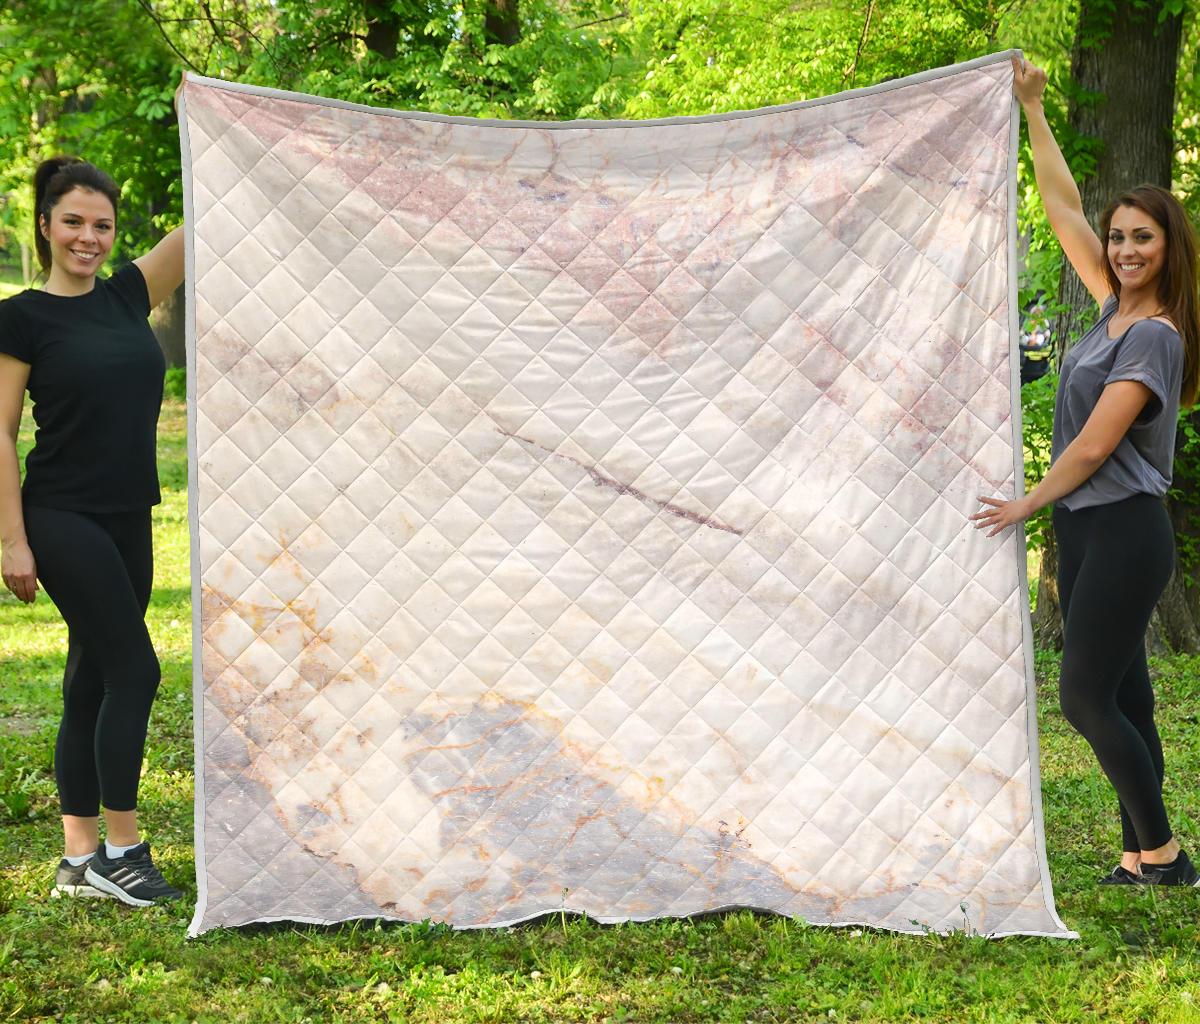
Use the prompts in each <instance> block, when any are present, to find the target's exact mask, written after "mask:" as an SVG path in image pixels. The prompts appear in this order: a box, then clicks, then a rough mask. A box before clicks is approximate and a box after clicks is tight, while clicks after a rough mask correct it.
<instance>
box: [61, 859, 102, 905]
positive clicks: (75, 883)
mask: <svg viewBox="0 0 1200 1024" xmlns="http://www.w3.org/2000/svg"><path fill="white" fill-rule="evenodd" d="M90 863H91V861H90V860H85V861H84V862H83V863H82V864H72V863H71V862H70V861H69V860H67V859H66V857H64V858H63V859H62V860H60V861H59V862H58V871H56V872H55V874H54V888H53V889H51V890H50V895H51V896H53V897H55V898H56V899H57V898H58V897H60V896H76V897H79V898H81V899H101V900H111V899H112V896H111V895H110V894H109V893H106V892H101V891H100V890H99V889H97V888H96V887H95V886H94V885H89V884H88V881H87V879H86V878H85V877H84V873H85V872H86V871H87V866H88V865H89V864H90Z"/></svg>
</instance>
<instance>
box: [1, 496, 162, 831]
mask: <svg viewBox="0 0 1200 1024" xmlns="http://www.w3.org/2000/svg"><path fill="white" fill-rule="evenodd" d="M25 533H26V535H27V536H28V538H29V547H30V549H31V550H32V551H33V558H34V561H35V563H36V564H37V574H38V579H39V580H40V581H41V584H42V586H43V587H44V588H45V590H46V593H47V594H49V595H50V598H51V599H52V600H53V601H54V603H55V604H56V605H57V606H58V610H59V612H60V613H61V614H62V617H63V619H64V620H65V621H66V623H67V635H68V645H67V668H66V672H65V673H64V674H63V718H62V724H61V725H60V726H59V729H58V743H57V745H56V747H55V755H54V774H55V777H56V778H57V780H58V797H59V803H60V805H61V807H62V813H63V814H72V815H79V816H80V817H85V818H91V817H95V816H97V815H98V814H99V813H100V804H101V803H103V804H104V806H105V807H106V808H108V809H109V810H112V811H132V810H134V809H136V807H137V789H138V776H139V774H140V773H141V767H142V754H143V752H144V750H145V746H146V725H147V723H148V722H149V720H150V705H151V704H152V703H153V701H154V695H155V693H156V692H157V691H158V681H159V666H158V658H157V657H156V656H155V654H154V647H153V646H152V645H151V643H150V634H149V633H148V632H147V631H146V621H145V616H146V606H147V605H148V604H149V603H150V590H151V586H152V583H153V577H154V555H153V550H152V547H151V534H150V510H149V509H148V508H147V509H138V510H137V511H134V512H108V513H87V514H84V513H81V512H67V511H64V510H62V509H52V508H37V507H34V506H30V505H26V506H25Z"/></svg>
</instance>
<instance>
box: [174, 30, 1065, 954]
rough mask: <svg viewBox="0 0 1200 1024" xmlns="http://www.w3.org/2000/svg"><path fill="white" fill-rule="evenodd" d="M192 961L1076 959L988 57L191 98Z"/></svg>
mask: <svg viewBox="0 0 1200 1024" xmlns="http://www.w3.org/2000/svg"><path fill="white" fill-rule="evenodd" d="M180 109H181V118H180V120H181V128H182V133H183V152H184V168H185V185H186V220H187V226H188V297H189V309H188V316H189V334H188V342H189V346H188V371H189V372H188V383H189V425H190V431H189V443H190V446H191V448H190V471H191V477H190V492H189V493H190V502H191V537H192V567H193V568H192V571H193V598H194V627H195V632H194V638H195V639H194V672H195V721H196V828H197V837H196V858H197V874H198V879H199V893H200V895H199V904H198V907H197V910H196V915H195V919H194V921H193V923H192V933H193V934H196V933H199V932H202V931H205V930H207V929H210V928H213V927H218V926H230V925H240V924H244V923H248V922H254V921H272V920H280V919H288V920H296V921H317V922H334V921H341V920H345V919H349V918H359V917H367V918H394V919H401V920H423V919H432V920H434V921H445V922H448V923H449V924H451V925H453V926H456V927H476V926H499V925H507V924H512V923H514V922H518V921H522V920H525V919H528V918H532V917H535V916H537V915H541V914H545V913H547V912H557V911H560V910H565V911H567V912H578V913H583V914H588V915H590V916H591V917H593V918H595V919H597V920H600V921H628V920H645V919H648V918H656V917H662V916H679V917H682V916H687V915H692V914H697V913H700V912H703V911H712V910H717V909H721V908H729V907H753V908H760V909H763V910H770V911H775V912H778V913H780V914H788V915H793V916H796V917H799V918H803V919H804V920H806V921H809V922H813V923H825V924H851V923H853V924H865V925H873V926H878V927H881V928H888V929H895V930H898V931H909V932H921V931H924V930H925V929H932V930H936V931H939V932H944V931H950V930H960V929H961V930H970V931H972V932H977V933H981V934H986V935H991V936H1000V935H1007V934H1014V933H1021V934H1037V935H1054V936H1063V937H1070V936H1072V935H1073V934H1074V933H1072V932H1070V931H1068V930H1067V929H1066V928H1065V926H1064V925H1063V923H1062V922H1061V921H1060V920H1059V918H1058V916H1057V914H1056V912H1055V909H1054V904H1053V897H1052V894H1051V888H1050V879H1049V875H1048V873H1047V869H1046V857H1045V842H1044V837H1043V832H1042V820H1041V804H1040V789H1039V773H1038V759H1037V732H1036V720H1035V715H1034V701H1033V692H1034V691H1033V645H1032V635H1031V631H1030V624H1029V611H1028V606H1027V600H1026V594H1027V590H1026V587H1027V582H1026V574H1025V543H1024V536H1023V534H1022V533H1021V531H1020V530H1008V531H1006V532H1005V533H1004V534H1001V535H999V536H997V537H994V538H990V539H989V538H987V537H986V536H985V535H984V534H983V532H982V531H976V530H974V529H972V525H971V524H970V523H969V522H968V519H967V517H968V516H969V515H970V514H971V513H973V512H974V511H976V510H977V509H978V508H979V507H980V506H979V502H978V501H977V496H978V495H980V494H988V495H1001V496H1010V497H1011V496H1014V495H1015V494H1019V493H1021V491H1022V488H1023V474H1022V461H1021V460H1022V453H1021V445H1020V396H1019V386H1018V376H1017V373H1018V370H1017V349H1016V339H1015V324H1016V310H1015V296H1016V284H1015V275H1016V266H1015V214H1014V194H1015V159H1016V157H1015V143H1016V123H1015V120H1014V108H1013V103H1012V98H1011V69H1010V66H1009V64H1008V58H1007V55H1006V54H998V55H995V56H992V57H985V58H981V59H979V60H977V61H973V62H971V63H968V64H963V65H958V66H956V67H952V68H945V69H940V70H936V71H930V72H926V73H924V74H921V75H918V76H915V77H913V78H908V79H903V80H900V81H895V82H889V83H886V84H885V85H882V86H877V87H874V88H871V89H867V90H859V91H855V92H850V93H845V94H842V95H838V96H833V97H829V98H827V99H821V100H816V101H810V102H806V103H799V104H794V105H790V106H786V107H775V108H769V109H764V110H753V111H745V112H739V113H735V114H729V115H721V116H713V117H703V118H678V119H673V120H669V121H658V122H642V123H637V122H616V121H613V122H599V121H597V122H587V121H582V122H569V123H558V124H555V123H532V122H498V121H478V120H472V119H469V118H451V117H440V116H434V115H429V114H422V113H411V112H404V111H395V110H382V109H375V108H370V107H365V106H359V105H353V104H348V103H341V102H336V101H331V100H326V99H321V98H318V97H313V96H305V95H300V94H295V93H285V92H280V91H277V90H271V89H265V88H257V87H249V86H243V85H237V84H231V83H226V82H221V81H217V80H213V79H207V78H202V77H198V76H195V75H190V74H189V75H188V77H187V80H186V82H185V85H184V88H183V90H182V94H181V108H180Z"/></svg>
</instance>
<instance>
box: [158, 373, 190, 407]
mask: <svg viewBox="0 0 1200 1024" xmlns="http://www.w3.org/2000/svg"><path fill="white" fill-rule="evenodd" d="M163 394H164V395H167V396H168V397H170V398H178V399H179V400H180V401H184V400H186V399H187V370H186V369H185V368H184V367H182V366H170V367H168V368H167V375H166V377H165V378H163Z"/></svg>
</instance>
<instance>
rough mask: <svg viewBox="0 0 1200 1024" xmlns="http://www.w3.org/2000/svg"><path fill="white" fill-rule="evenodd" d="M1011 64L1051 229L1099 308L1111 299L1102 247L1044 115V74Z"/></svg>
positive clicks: (1027, 65) (1039, 188) (1018, 62)
mask: <svg viewBox="0 0 1200 1024" xmlns="http://www.w3.org/2000/svg"><path fill="white" fill-rule="evenodd" d="M1012 63H1013V93H1014V95H1015V96H1016V97H1017V99H1018V100H1019V101H1020V103H1021V106H1022V107H1023V108H1024V110H1025V121H1026V123H1027V124H1028V126H1029V144H1030V147H1031V148H1032V150H1033V173H1034V177H1035V178H1037V186H1038V192H1040V193H1041V196H1042V205H1043V206H1044V207H1045V208H1046V216H1047V218H1048V219H1049V221H1050V227H1051V228H1053V229H1054V234H1055V235H1057V236H1058V243H1059V245H1061V246H1062V248H1063V252H1064V253H1066V256H1067V259H1068V260H1070V261H1071V266H1073V267H1074V268H1075V273H1077V274H1078V275H1079V279H1080V280H1081V281H1082V282H1083V284H1084V287H1085V288H1087V290H1088V291H1089V292H1091V293H1092V298H1094V299H1095V300H1096V302H1097V303H1098V304H1100V305H1103V304H1104V300H1105V299H1107V298H1108V296H1109V295H1110V294H1111V289H1110V288H1109V286H1108V281H1107V280H1106V279H1105V277H1104V269H1103V268H1104V245H1103V243H1102V242H1101V241H1100V239H1099V238H1098V237H1097V236H1096V232H1095V231H1093V230H1092V226H1091V225H1090V224H1089V223H1088V220H1087V217H1086V216H1084V212H1083V202H1082V200H1081V199H1080V198H1079V186H1077V185H1076V184H1075V179H1074V178H1073V177H1071V169H1070V168H1069V167H1068V166H1067V161H1066V160H1065V159H1063V155H1062V151H1061V150H1060V149H1059V148H1058V143H1057V142H1055V141H1054V133H1053V132H1052V131H1051V130H1050V125H1049V123H1048V122H1047V121H1046V111H1045V110H1044V108H1043V107H1042V94H1043V92H1045V89H1046V72H1045V71H1043V70H1042V69H1041V68H1038V67H1034V66H1033V65H1032V64H1029V63H1027V62H1022V61H1020V60H1018V59H1017V58H1016V57H1014V58H1013V62H1012Z"/></svg>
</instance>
